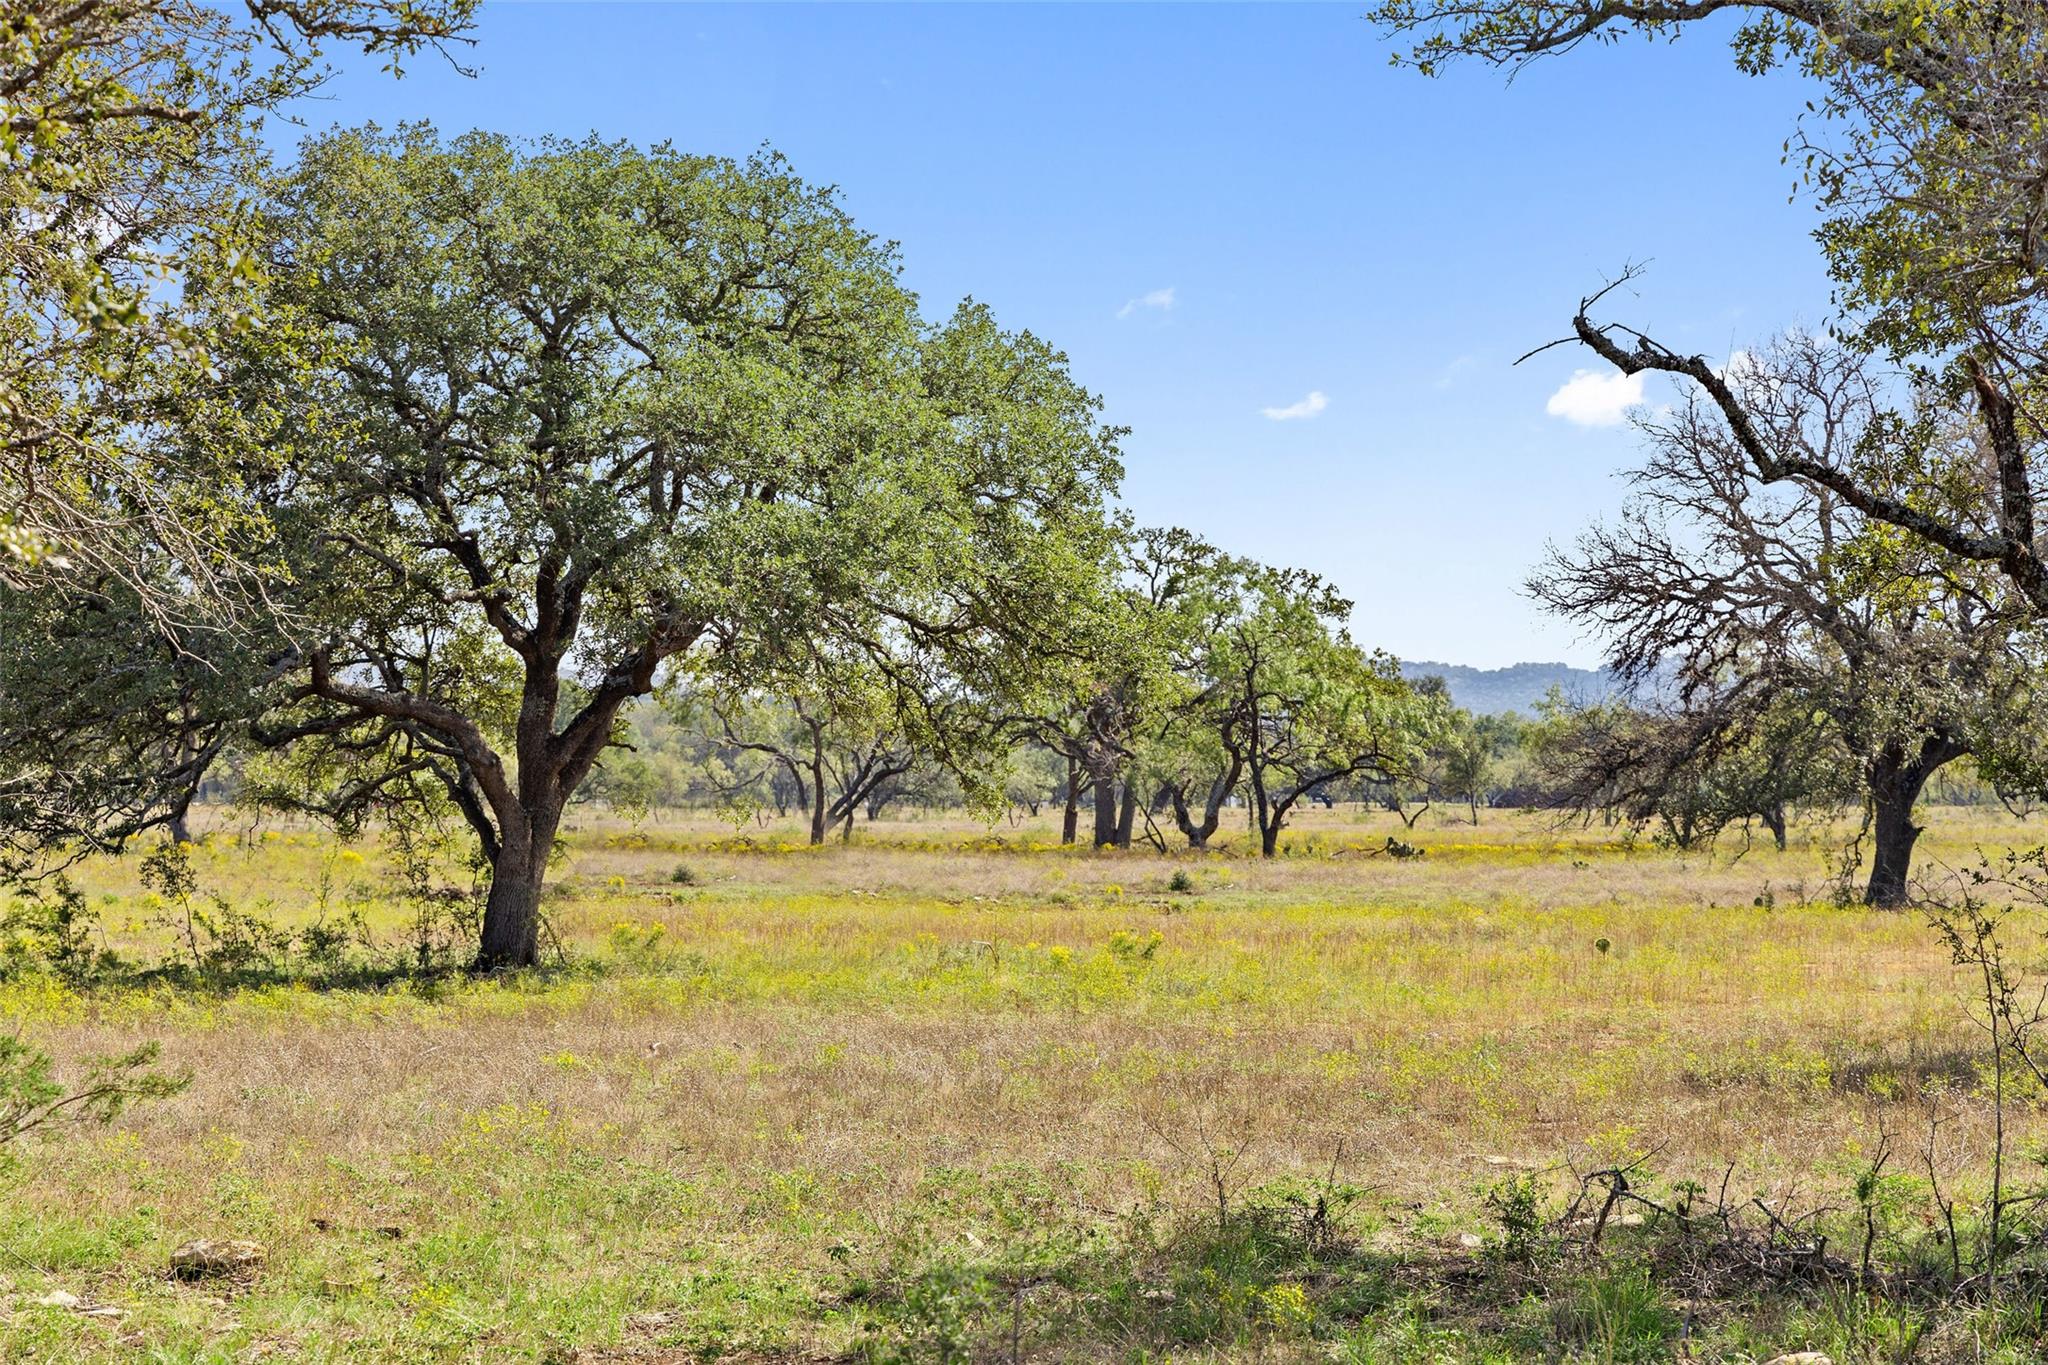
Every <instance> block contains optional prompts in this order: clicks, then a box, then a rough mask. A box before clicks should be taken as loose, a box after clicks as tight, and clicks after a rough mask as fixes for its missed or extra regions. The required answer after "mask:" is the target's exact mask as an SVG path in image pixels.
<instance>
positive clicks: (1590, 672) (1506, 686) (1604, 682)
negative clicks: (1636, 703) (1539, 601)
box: [1401, 659, 1620, 716]
mask: <svg viewBox="0 0 2048 1365" xmlns="http://www.w3.org/2000/svg"><path fill="white" fill-rule="evenodd" d="M1401 674H1402V676H1403V677H1408V678H1426V677H1429V676H1430V675H1432V674H1434V675H1436V676H1438V677H1441V678H1442V679H1443V680H1444V681H1445V682H1447V683H1449V684H1450V685H1451V700H1452V701H1453V702H1456V703H1457V704H1458V705H1459V706H1462V707H1464V708H1465V709H1466V710H1467V711H1472V712H1475V713H1477V714H1479V715H1498V714H1499V713H1501V712H1502V711H1520V712H1521V713H1522V714H1523V715H1525V716H1526V715H1530V714H1532V713H1533V712H1534V711H1535V709H1536V703H1537V701H1539V700H1540V699H1541V698H1542V697H1543V695H1544V693H1546V692H1548V691H1550V689H1551V688H1553V687H1561V688H1563V689H1564V694H1565V696H1566V697H1568V698H1570V699H1571V700H1573V701H1581V702H1594V701H1599V700H1600V699H1601V698H1603V697H1606V696H1608V695H1609V694H1610V693H1613V692H1616V691H1618V690H1620V689H1619V687H1618V685H1617V684H1616V682H1615V680H1614V677H1613V675H1612V674H1610V673H1608V672H1607V671H1606V670H1605V669H1598V668H1573V667H1572V666H1571V665H1570V664H1509V665H1508V666H1507V667H1506V668H1468V667H1466V666H1465V665H1464V664H1440V663H1432V662H1430V661H1429V660H1426V659H1416V660H1405V659H1404V660H1403V661H1402V663H1401Z"/></svg>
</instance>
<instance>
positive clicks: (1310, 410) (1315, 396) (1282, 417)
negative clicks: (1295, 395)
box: [1259, 389, 1330, 422]
mask: <svg viewBox="0 0 2048 1365" xmlns="http://www.w3.org/2000/svg"><path fill="white" fill-rule="evenodd" d="M1328 406H1330V400H1329V399H1327V398H1325V397H1323V391H1322V390H1321V389H1315V390H1313V391H1311V392H1310V394H1309V396H1308V397H1306V398H1304V399H1302V400H1301V401H1300V402H1299V403H1289V404H1288V405H1287V406H1286V407H1284V408H1260V409H1259V411H1260V412H1263V413H1265V414H1266V417H1267V418H1268V420H1270V421H1274V422H1298V421H1300V420H1301V419H1302V418H1304V417H1313V416H1315V415H1316V414H1317V413H1319V412H1321V411H1322V410H1323V409H1324V408H1327V407H1328Z"/></svg>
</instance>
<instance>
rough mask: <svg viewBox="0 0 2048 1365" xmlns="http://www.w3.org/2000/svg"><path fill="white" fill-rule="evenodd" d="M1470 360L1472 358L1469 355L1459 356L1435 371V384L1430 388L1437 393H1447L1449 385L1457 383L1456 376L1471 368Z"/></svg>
mask: <svg viewBox="0 0 2048 1365" xmlns="http://www.w3.org/2000/svg"><path fill="white" fill-rule="evenodd" d="M1472 360H1473V357H1471V356H1469V355H1461V356H1459V357H1458V358H1457V359H1456V360H1453V361H1452V362H1451V363H1450V364H1448V365H1446V366H1444V367H1443V369H1441V370H1439V371H1437V376H1436V382H1435V383H1434V384H1433V385H1431V387H1432V388H1434V389H1436V391H1437V392H1439V393H1447V392H1449V391H1450V387H1451V385H1453V384H1455V383H1457V382H1458V376H1459V375H1460V374H1462V373H1464V372H1465V371H1466V370H1468V369H1470V368H1471V367H1472Z"/></svg>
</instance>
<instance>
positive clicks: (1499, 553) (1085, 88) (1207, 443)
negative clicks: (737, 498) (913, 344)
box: [280, 0, 1827, 666]
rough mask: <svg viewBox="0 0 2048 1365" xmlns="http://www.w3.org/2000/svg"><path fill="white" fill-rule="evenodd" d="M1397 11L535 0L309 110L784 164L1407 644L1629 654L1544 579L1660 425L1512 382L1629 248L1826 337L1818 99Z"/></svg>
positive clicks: (1701, 334) (1241, 539)
mask: <svg viewBox="0 0 2048 1365" xmlns="http://www.w3.org/2000/svg"><path fill="white" fill-rule="evenodd" d="M1361 13H1362V7H1360V6H1357V5H1345V4H1301V5H1245V6H1188V7H1183V6H1172V5H1129V6H1082V5H1028V6H1027V5H1020V6H1004V5H987V6H984V5H972V6H969V5H960V6H945V5H936V4H932V5H919V6H900V7H897V6H881V5H846V6H797V5H761V6H750V7H726V6H708V5H683V4H577V3H504V2H502V0H499V2H495V3H487V4H486V5H485V6H484V8H483V10H482V16H481V23H480V25H479V27H478V30H477V38H478V45H477V47H476V48H475V49H474V51H473V52H472V53H471V54H469V56H468V57H466V58H465V60H466V61H467V62H469V63H470V64H471V65H473V66H475V67H477V68H478V69H479V74H478V75H477V77H476V78H474V79H467V78H463V77H461V76H458V75H456V74H454V73H452V72H451V71H449V70H448V69H447V68H446V67H445V65H443V64H440V63H438V62H436V61H434V60H432V59H421V60H419V61H416V62H415V63H413V64H412V67H411V69H410V71H409V72H408V74H407V75H406V77H405V79H404V80H402V81H398V82H393V81H391V80H390V79H388V78H386V77H384V76H382V75H380V74H379V73H378V72H377V70H376V67H375V65H374V64H373V63H369V62H361V63H357V64H352V65H350V66H348V67H347V68H345V69H344V70H343V72H342V73H341V75H340V76H339V77H338V78H337V80H336V81H335V82H334V83H333V84H332V85H330V87H329V88H328V89H327V91H326V92H325V98H324V99H322V100H321V101H318V102H315V103H311V104H309V105H308V106H306V107H305V109H304V111H303V112H304V116H305V120H306V122H307V123H308V124H309V125H311V126H312V127H315V128H319V127H325V126H327V125H328V124H330V123H346V124H352V123H360V122H364V121H366V120H376V121H378V122H382V123H386V124H389V123H393V122H396V121H399V120H402V119H417V118H425V119H430V120H432V121H433V122H435V123H437V124H438V125H439V126H440V127H441V128H442V129H443V130H444V131H447V132H454V131H460V130H462V129H466V128H471V127H482V128H491V129H496V130H499V131H503V132H508V133H514V134H522V135H539V134H545V133H562V134H571V135H581V134H583V133H587V132H591V131H596V132H598V133H600V134H602V135H604V136H607V137H622V138H629V139H632V140H634V141H637V142H643V143H644V142H653V141H658V140H664V139H666V140H670V141H673V142H675V143H676V144H677V145H678V146H680V147H683V148H685V149H687V150H691V151H701V152H718V153H727V154H734V155H739V154H744V153H746V152H747V151H749V150H751V149H753V148H755V147H757V146H760V145H761V144H763V143H768V144H772V145H773V146H775V147H776V148H778V149H780V150H781V151H783V152H784V153H786V154H787V155H788V156H789V157H790V158H791V160H792V162H793V163H794V165H795V167H796V169H797V170H798V171H799V172H800V173H802V174H803V175H805V176H806V177H808V178H810V179H812V180H814V181H820V182H829V183H833V184H837V185H838V186H840V188H841V189H842V191H843V193H844V197H845V202H846V204H847V206H848V207H849V209H850V210H851V211H852V213H853V214H854V216H855V218H856V219H857V220H858V221H859V222H860V223H861V224H862V225H863V226H864V227H866V228H868V229H869V230H870V231H873V232H876V233H878V234H880V235H882V236H885V237H890V238H894V239H896V240H898V241H900V242H901V243H902V246H903V255H904V260H905V264H906V267H907V273H908V277H909V281H910V283H911V284H912V286H913V287H915V288H916V289H917V290H918V291H919V293H920V294H921V295H922V297H923V298H924V300H925V306H926V310H927V312H929V313H931V314H934V315H938V314H942V313H943V312H945V311H946V310H948V309H949V308H950V307H951V305H952V303H953V302H954V301H956V300H957V299H958V298H959V297H961V296H962V295H966V294H973V295H974V296H976V297H978V298H980V299H983V300H985V301H986V302H988V303H989V304H990V305H991V306H992V307H993V308H994V309H995V310H996V313H997V315H998V316H999V317H1001V318H1002V319H1003V320H1004V321H1005V323H1007V324H1008V325H1010V326H1013V327H1029V328H1031V329H1032V330H1034V331H1036V332H1038V333H1040V334H1042V335H1044V336H1046V337H1047V338H1049V339H1051V340H1052V341H1053V342H1054V343H1056V344H1057V345H1059V346H1061V347H1062V348H1063V349H1065V350H1066V352H1067V353H1068V354H1069V356H1070V357H1071V359H1072V362H1073V367H1074V370H1075V372H1076V374H1077V375H1078V376H1079V378H1080V379H1081V380H1082V382H1083V383H1085V384H1087V385H1088V386H1089V387H1090V388H1092V389H1094V390H1095V391H1096V392H1098V393H1100V394H1102V395H1103V397H1104V399H1105V400H1106V402H1107V405H1108V415H1109V418H1110V420H1112V421H1114V422H1117V423H1119V424H1122V425H1126V426H1129V427H1131V428H1132V432H1131V435H1130V437H1129V439H1128V441H1127V443H1126V446H1125V453H1126V462H1127V466H1128V476H1127V479H1126V482H1125V487H1124V500H1125V502H1126V504H1127V505H1128V506H1129V507H1130V509H1131V510H1132V512H1133V513H1134V514H1135V515H1136V516H1137V517H1138V518H1139V519H1140V520H1141V521H1142V522H1144V523H1147V524H1169V523H1172V524H1180V525H1185V526H1189V527H1192V528H1194V529H1196V530H1199V531H1201V532H1202V533H1204V534H1205V535H1207V536H1208V537H1209V538H1210V539H1212V540H1214V541H1216V542H1217V543H1219V544H1221V545H1223V546H1225V547H1226V548H1228V549H1231V550H1233V551H1237V552H1240V553H1245V554H1251V555H1255V556H1258V557H1260V558H1263V559H1266V560H1270V561H1273V562H1276V563H1285V564H1294V565H1300V566H1303V567H1306V568H1311V569H1315V570H1317V571H1320V572H1322V573H1324V574H1326V575H1328V576H1329V577H1331V578H1332V579H1334V580H1335V581H1336V582H1337V583H1338V584H1340V585H1341V586H1342V587H1343V588H1344V589H1345V590H1346V592H1347V593H1348V594H1350V595H1351V596H1352V597H1354V598H1355V599H1356V600H1357V602H1358V606H1357V609H1356V611H1355V613H1354V615H1353V619H1352V625H1353V630H1354V633H1355V634H1356V635H1357V637H1358V638H1359V640H1360V642H1361V643H1364V644H1367V645H1374V646H1380V647H1384V648H1387V649H1390V650H1392V651H1394V652H1395V653H1397V654H1399V655H1401V656H1402V657H1404V658H1415V659H1439V660H1445V661H1449V662H1454V663H1467V664H1476V665H1481V666H1498V665H1502V664H1507V663H1511V662H1514V661H1516V660H1518V659H1558V658H1562V659H1568V660H1572V661H1574V662H1581V663H1587V662H1592V661H1593V660H1594V659H1595V658H1596V657H1597V655H1598V647H1597V644H1596V642H1593V641H1588V640H1584V639H1580V638H1578V637H1577V635H1576V633H1575V632H1574V631H1573V630H1572V629H1571V628H1569V627H1567V626H1565V625H1563V624H1561V623H1558V622H1554V621H1550V620H1547V619H1546V618H1544V617H1543V615H1542V614H1541V613H1540V612H1538V611H1537V610H1536V609H1535V608H1534V607H1533V606H1532V605H1531V604H1530V603H1529V602H1528V601H1527V600H1526V599H1525V598H1524V597H1523V596H1522V595H1521V593H1520V588H1519V585H1520V583H1521V580H1522V578H1523V576H1524V574H1525V573H1526V572H1527V570H1528V569H1529V568H1530V566H1531V565H1532V564H1533V563H1534V562H1535V561H1536V560H1537V559H1538V557H1539V556H1540V555H1541V554H1542V552H1543V547H1544V544H1545V542H1546V541H1548V540H1562V539H1567V538H1569V537H1570V536H1571V535H1572V534H1574V533H1575V532H1576V530H1577V529H1578V528H1579V527H1580V526H1582V525H1583V524H1584V523H1585V522H1586V521H1587V520H1588V519H1589V518H1591V517H1593V516H1596V515H1598V514H1600V513H1601V512H1603V511H1610V510H1611V509H1612V508H1613V507H1614V506H1615V505H1616V503H1617V502H1618V500H1619V496H1620V490H1619V488H1618V486H1617V483H1616V480H1615V477H1614V475H1615V472H1616V471H1617V470H1618V469H1620V468H1622V467H1624V466H1625V465H1626V463H1627V462H1628V461H1629V459H1630V457H1631V449H1632V437H1631V435H1630V433H1629V431H1628V429H1627V427H1626V426H1621V425H1588V424H1586V423H1587V419H1610V420H1611V419H1612V418H1613V417H1614V416H1615V415H1616V414H1615V403H1614V401H1613V400H1614V398H1615V396H1616V395H1615V394H1614V392H1613V391H1612V389H1611V388H1610V387H1609V383H1608V377H1607V376H1595V377H1592V378H1586V379H1581V381H1580V382H1579V383H1578V384H1577V385H1576V386H1573V387H1571V388H1570V389H1569V390H1568V391H1566V392H1564V393H1563V394H1562V395H1560V390H1564V389H1566V386H1567V385H1569V384H1571V381H1572V380H1573V378H1574V375H1575V373H1576V372H1577V371H1580V370H1587V369H1594V368H1596V367H1598V366H1599V362H1597V361H1595V360H1593V359H1592V358H1591V357H1589V356H1587V355H1585V354H1584V353H1583V352H1578V351H1575V350H1573V349H1569V348H1562V347H1561V348H1558V349H1556V350H1553V351H1550V352H1546V353H1545V354H1544V355H1542V356H1539V357H1537V358H1536V359H1534V360H1531V361H1529V362H1527V363H1525V364H1523V365H1522V366H1520V367H1519V368H1515V367H1513V366H1512V364H1511V362H1512V361H1513V360H1514V358H1515V357H1516V356H1517V355H1519V354H1521V353H1522V352H1523V351H1525V350H1527V349H1529V348H1530V347H1532V346H1534V345H1536V344H1538V343H1540V342H1543V341H1547V340H1549V339H1551V338H1553V337H1556V336H1560V335H1563V334H1564V333H1565V332H1566V331H1567V330H1568V326H1569V319H1570V317H1571V313H1572V311H1573V308H1574V306H1575V305H1576V303H1577V301H1578V299H1579V297H1580V296H1581V295H1582V294H1584V293H1586V292H1587V291H1588V290H1589V289H1591V288H1593V287H1595V286H1597V285H1598V284H1599V283H1600V281H1601V280H1602V279H1603V278H1605V277H1606V276H1607V275H1609V274H1611V273H1612V272H1614V271H1615V270H1617V269H1618V268H1620V267H1621V266H1622V265H1623V264H1624V263H1625V262H1629V261H1639V262H1641V261H1647V262H1649V263H1650V264H1649V273H1648V275H1647V277H1646V278H1645V279H1644V280H1643V281H1642V282H1641V283H1640V285H1639V286H1638V289H1637V294H1636V296H1634V297H1625V296H1624V297H1620V298H1618V299H1617V300H1616V303H1615V312H1616V313H1617V314H1618V315H1625V316H1626V317H1627V318H1628V319H1629V320H1630V321H1632V322H1638V323H1641V324H1643V325H1645V326H1647V327H1649V328H1650V329H1651V330H1654V331H1657V332H1658V333H1659V334H1660V336H1662V337H1663V338H1664V339H1665V340H1667V341H1668V342H1669V343H1670V344H1672V345H1674V346H1682V347H1687V348H1691V349H1695V350H1697V351H1700V352H1703V353H1706V354H1709V355H1714V356H1722V355H1725V354H1727V352H1728V351H1730V350H1732V349H1735V348H1736V347H1739V346H1742V345H1745V344H1748V343H1751V342H1754V341H1756V340H1758V339H1760V338H1761V337H1763V336H1765V335H1767V334H1768V333H1770V332H1773V331H1776V330H1780V329H1782V328H1784V327H1786V326H1788V325H1791V324H1794V323H1801V322H1804V323H1812V322H1815V321H1816V320H1818V319H1819V318H1820V317H1822V316H1823V315H1824V313H1825V309H1826V303H1827V288H1826V281H1825V278H1824V277H1823V275H1822V273H1821V270H1820V266H1819V262H1818V259H1817V256H1816V252H1815V249H1814V247H1813V245H1812V242H1811V240H1810V238H1809V237H1808V235H1807V234H1808V232H1809V230H1810V227H1811V225H1812V222H1813V209H1812V207H1811V205H1810V203H1809V202H1807V201H1805V200H1803V199H1802V200H1800V201H1798V202H1788V196H1789V193H1790V191H1791V189H1792V185H1793V171H1792V170H1791V168H1789V167H1787V166H1785V165H1783V164H1781V162H1780V148H1781V144H1782V143H1783V141H1784V138H1785V136H1786V134H1787V133H1788V132H1789V131H1790V129H1791V128H1792V126H1793V125H1792V120H1793V119H1794V118H1795V117H1796V116H1797V114H1798V113H1799V111H1800V109H1801V108H1802V106H1803V98H1804V94H1803V91H1802V90H1801V89H1800V88H1799V87H1798V85H1797V84H1796V83H1795V82H1793V81H1790V80H1788V79H1782V78H1775V77H1773V78H1767V79H1763V80H1756V79H1752V78H1748V77H1744V76H1742V75H1740V74H1738V73H1736V72H1735V71H1734V69H1733V67H1732V64H1731V62H1730V60H1729V54H1728V50H1727V47H1726V45H1725V42H1724V41H1722V39H1721V36H1719V34H1717V33H1714V32H1707V31H1702V32H1700V33H1698V34H1695V35H1692V36H1689V37H1687V38H1686V39H1684V40H1682V41H1680V42H1678V43H1675V44H1665V45H1658V46H1649V45H1644V44H1634V43H1632V44H1628V45H1624V46H1622V47H1620V48H1616V49H1608V50H1588V51H1584V52H1580V53H1577V54H1574V55H1572V56H1570V57H1567V58H1564V59H1560V60H1554V61H1550V62H1546V63H1540V64H1538V65H1537V66H1536V67H1533V68H1531V69H1530V70H1528V71H1526V72H1524V73H1523V74H1522V75H1521V76H1519V77H1518V78H1517V79H1516V80H1515V81H1514V82H1513V83H1512V84H1510V83H1509V82H1508V81H1507V80H1506V78H1505V77H1504V76H1503V75H1502V74H1501V73H1499V72H1495V71H1490V70H1484V69H1480V68H1471V69H1465V70H1459V71H1455V72H1453V73H1451V74H1450V75H1448V76H1446V77H1442V78H1439V79H1437V80H1433V81H1431V80H1424V79H1422V78H1421V77H1418V76H1416V75H1415V74H1413V73H1412V72H1408V71H1397V70H1393V69H1391V68H1390V67H1389V66H1388V64H1387V57H1388V52H1389V47H1388V45H1387V44H1386V43H1385V42H1384V41H1383V40H1382V39H1381V38H1380V37H1379V35H1378V34H1377V33H1376V32H1375V31H1374V30H1373V29H1372V28H1371V27H1370V26H1369V25H1368V24H1366V23H1365V22H1364V21H1363V19H1362V18H1361V17H1360V15H1361ZM1722 32H1725V30H1724V31H1722ZM287 136H288V135H287V134H285V133H280V138H286V137H287ZM1645 396H1646V397H1647V398H1648V399H1650V400H1651V401H1657V400H1659V399H1660V398H1661V397H1662V396H1663V395H1662V394H1661V393H1660V392H1659V391H1658V390H1657V389H1656V387H1655V386H1654V384H1653V385H1652V386H1651V387H1650V388H1648V389H1646V390H1645ZM1552 408H1557V409H1559V410H1560V412H1558V413H1554V412H1552V411H1551V410H1550V409H1552ZM1574 417H1576V418H1578V419H1580V420H1573V419H1574Z"/></svg>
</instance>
